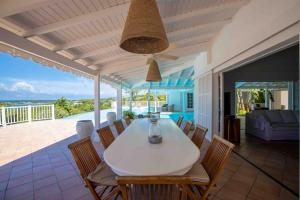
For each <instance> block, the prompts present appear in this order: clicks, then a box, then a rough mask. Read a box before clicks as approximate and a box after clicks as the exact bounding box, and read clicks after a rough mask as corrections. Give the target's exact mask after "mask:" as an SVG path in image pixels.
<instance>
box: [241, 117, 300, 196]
mask: <svg viewBox="0 0 300 200" xmlns="http://www.w3.org/2000/svg"><path fill="white" fill-rule="evenodd" d="M244 120H245V119H244V118H242V119H241V144H240V145H239V146H237V147H236V148H235V150H236V152H238V153H239V154H240V155H242V156H243V157H245V158H247V159H248V160H249V161H251V162H252V163H254V164H255V165H256V166H257V167H259V168H260V169H262V170H263V171H265V172H266V173H268V174H269V175H271V176H272V177H274V178H275V179H277V180H278V181H280V182H282V183H283V184H285V185H286V186H288V187H289V188H290V189H292V190H293V191H295V192H296V193H298V194H299V178H298V177H299V141H265V140H262V139H260V138H257V137H255V136H252V135H251V134H245V130H244V127H245V121H244Z"/></svg>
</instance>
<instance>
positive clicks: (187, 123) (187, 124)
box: [182, 121, 193, 135]
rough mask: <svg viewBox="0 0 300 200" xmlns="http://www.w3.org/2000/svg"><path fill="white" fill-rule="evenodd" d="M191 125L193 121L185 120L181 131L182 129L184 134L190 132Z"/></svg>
mask: <svg viewBox="0 0 300 200" xmlns="http://www.w3.org/2000/svg"><path fill="white" fill-rule="evenodd" d="M192 125H193V122H191V121H187V122H186V124H185V126H184V128H183V130H182V131H183V132H184V133H185V134H186V135H188V134H189V132H190V130H191V128H192Z"/></svg>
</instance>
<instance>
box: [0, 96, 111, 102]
mask: <svg viewBox="0 0 300 200" xmlns="http://www.w3.org/2000/svg"><path fill="white" fill-rule="evenodd" d="M60 98H61V97H60ZM60 98H57V99H20V100H8V99H4V100H3V99H0V102H18V101H19V102H20V101H21V102H26V101H56V100H58V99H60ZM64 98H65V97H64ZM111 98H112V99H115V97H102V98H100V99H111ZM65 99H67V100H71V101H79V100H93V99H94V98H82V99H69V98H65Z"/></svg>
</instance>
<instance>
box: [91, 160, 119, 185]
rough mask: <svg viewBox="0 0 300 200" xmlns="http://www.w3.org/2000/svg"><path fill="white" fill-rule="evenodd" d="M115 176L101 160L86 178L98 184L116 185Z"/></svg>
mask: <svg viewBox="0 0 300 200" xmlns="http://www.w3.org/2000/svg"><path fill="white" fill-rule="evenodd" d="M116 176H117V175H116V174H115V173H114V172H113V171H112V170H111V169H110V167H109V166H108V165H107V164H106V163H105V162H101V163H100V164H99V165H98V166H97V168H96V169H95V171H93V172H91V173H90V174H89V175H88V177H87V178H88V180H90V181H91V182H93V183H96V184H99V185H107V186H115V185H117V181H116Z"/></svg>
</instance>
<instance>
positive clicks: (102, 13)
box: [6, 0, 247, 37]
mask: <svg viewBox="0 0 300 200" xmlns="http://www.w3.org/2000/svg"><path fill="white" fill-rule="evenodd" d="M6 1H8V0H6ZM13 1H17V0H13ZM31 1H34V0H31ZM35 1H46V0H35ZM26 2H27V1H26ZM246 2H247V0H244V1H237V2H231V3H226V4H218V5H215V6H212V7H209V8H200V9H198V10H194V11H191V12H187V13H184V14H181V15H176V16H171V17H167V18H164V19H163V22H164V23H172V22H174V21H180V20H184V19H186V18H190V17H194V16H197V15H205V14H208V13H214V12H216V13H219V12H229V11H231V10H235V9H237V8H239V7H241V6H242V5H244V4H245V3H246ZM128 9H129V3H126V4H121V5H118V6H113V7H109V8H106V9H101V10H98V11H95V12H92V13H88V14H84V15H80V16H77V17H73V18H70V19H66V20H63V21H59V22H55V23H52V24H48V25H44V26H40V27H37V28H34V29H32V30H28V31H27V32H26V33H25V34H24V37H30V36H34V35H41V34H45V33H49V32H54V31H58V30H61V29H65V28H68V27H71V26H75V25H78V24H82V23H85V22H89V21H94V20H99V19H101V18H103V17H107V16H114V15H116V14H120V13H125V14H126V12H127V11H128ZM119 31H121V29H120V30H119Z"/></svg>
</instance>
